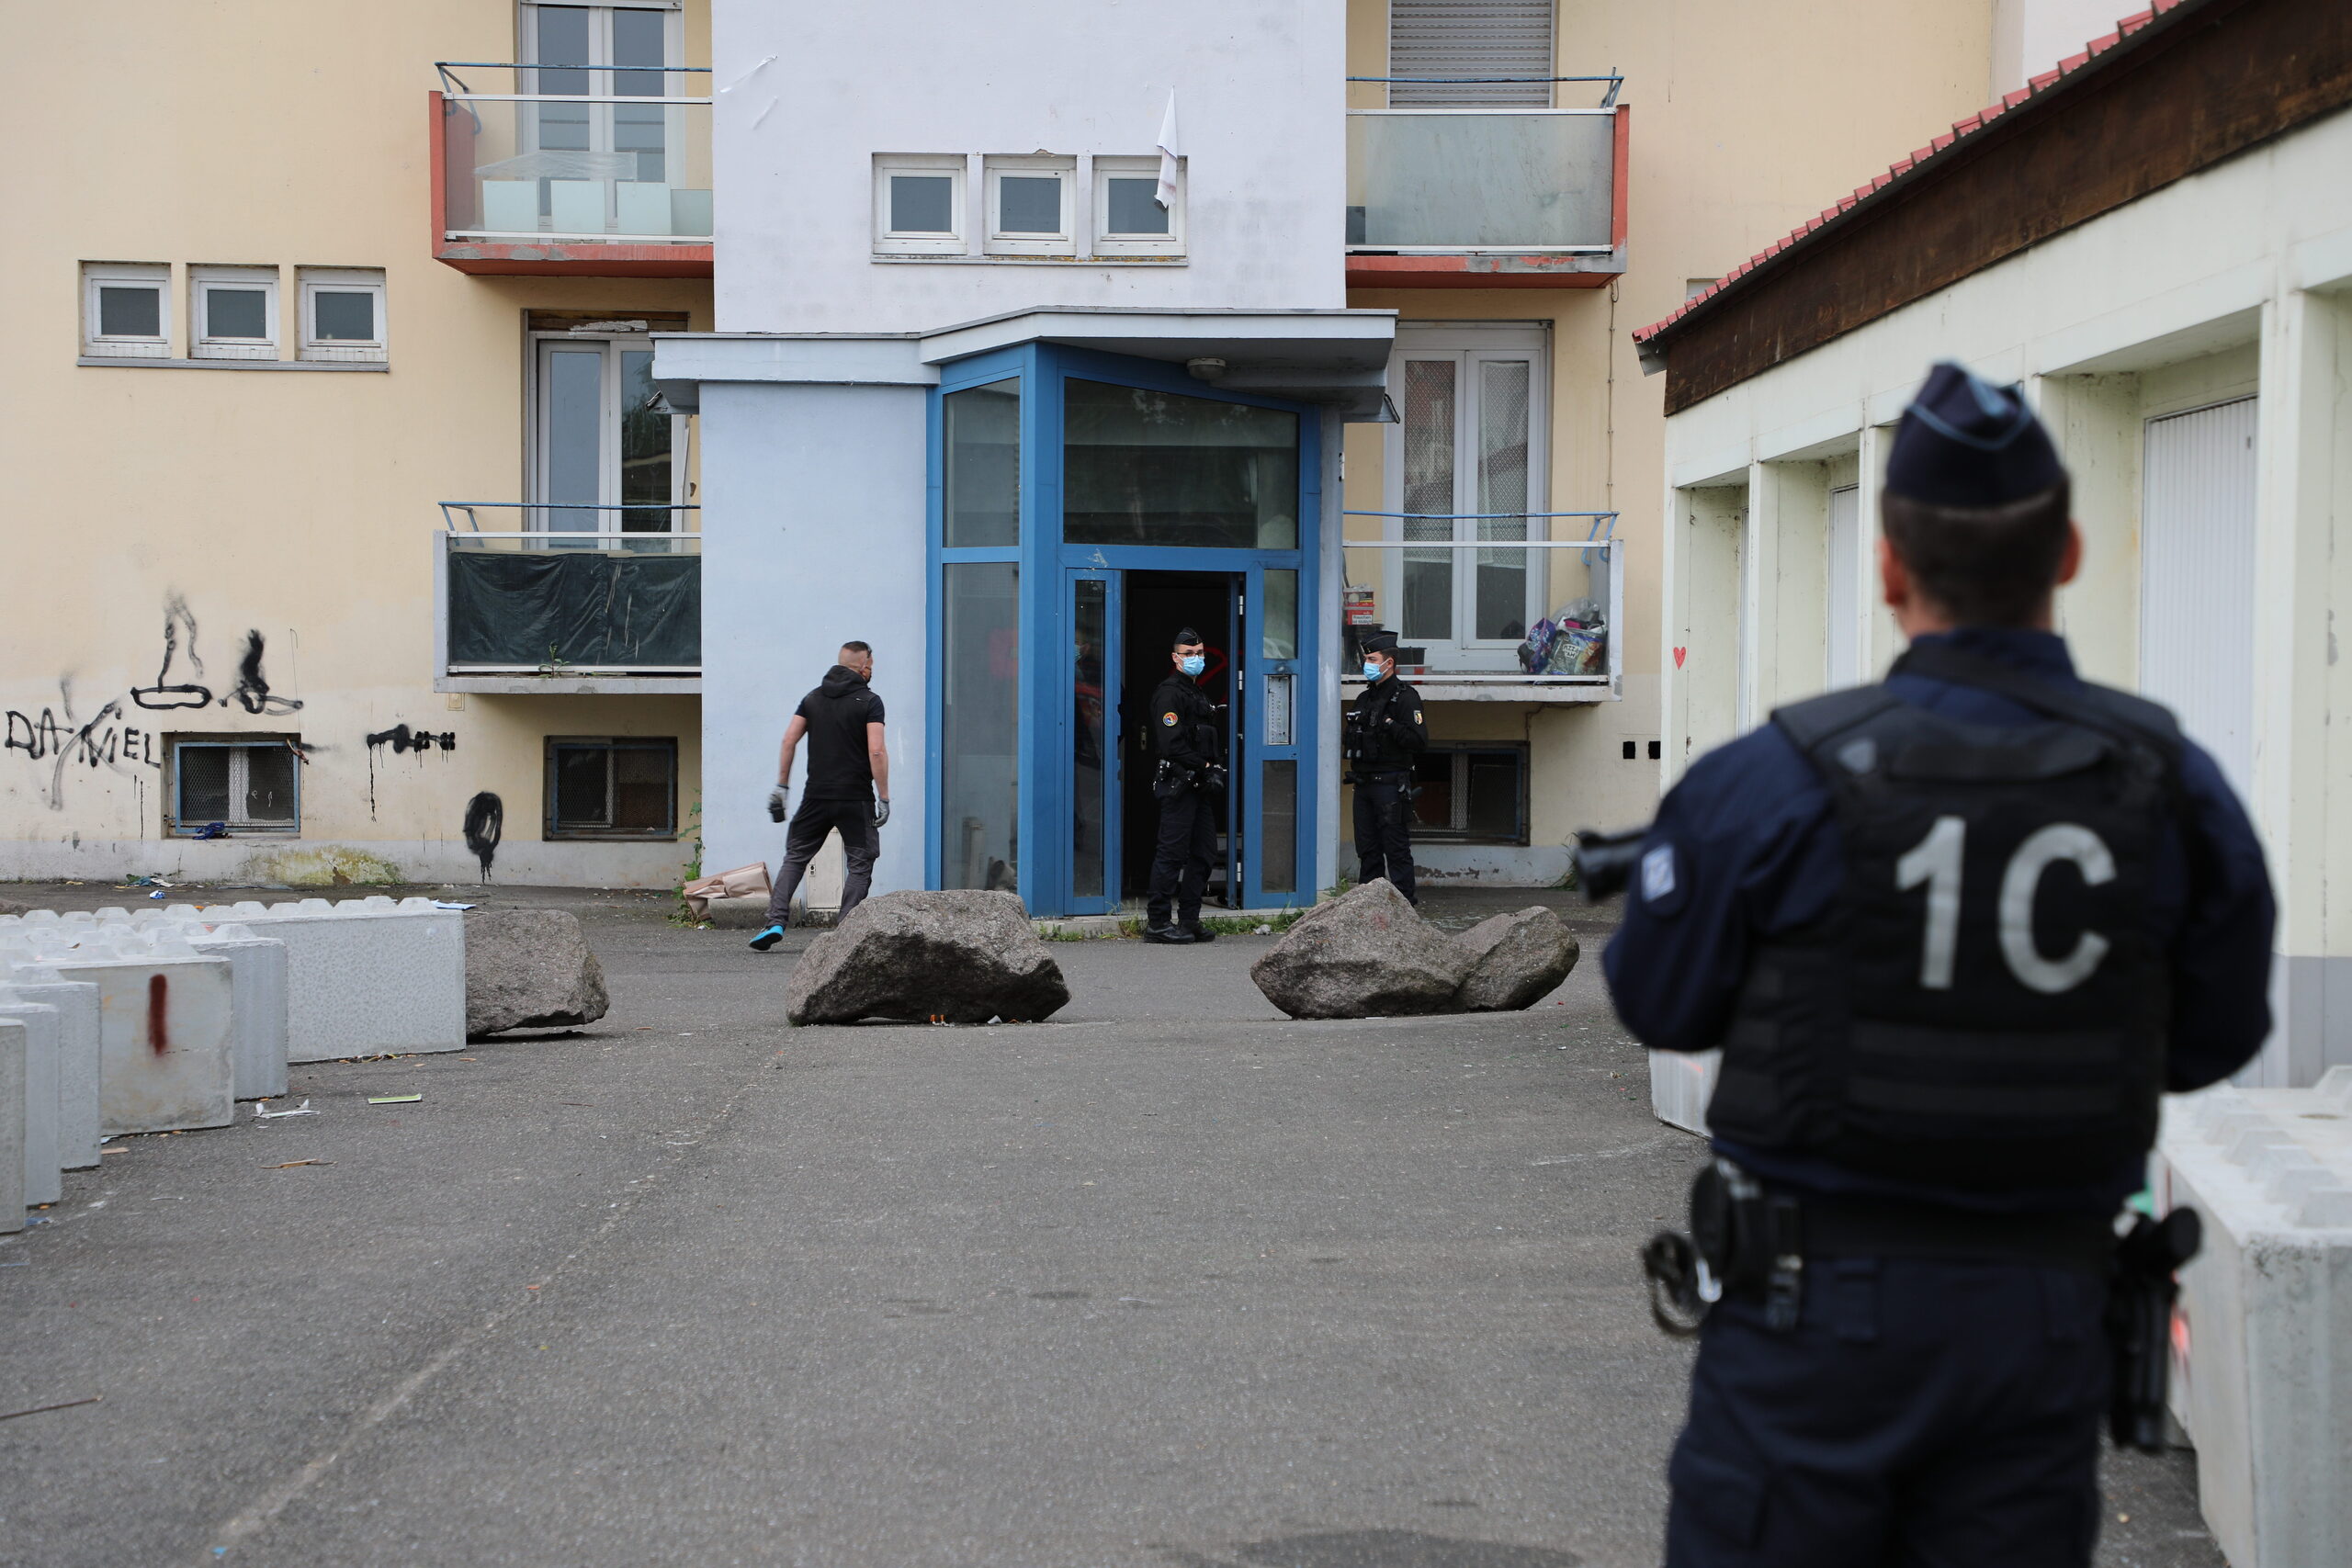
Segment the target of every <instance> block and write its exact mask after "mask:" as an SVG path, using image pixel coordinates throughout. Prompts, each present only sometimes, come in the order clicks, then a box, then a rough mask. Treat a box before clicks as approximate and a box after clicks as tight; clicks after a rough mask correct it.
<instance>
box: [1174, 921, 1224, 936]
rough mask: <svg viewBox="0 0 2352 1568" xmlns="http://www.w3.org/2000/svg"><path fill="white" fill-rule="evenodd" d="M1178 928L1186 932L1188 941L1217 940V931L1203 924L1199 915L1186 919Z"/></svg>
mask: <svg viewBox="0 0 2352 1568" xmlns="http://www.w3.org/2000/svg"><path fill="white" fill-rule="evenodd" d="M1176 929H1177V930H1178V931H1182V932H1184V933H1185V935H1186V940H1187V941H1191V942H1215V941H1216V932H1215V931H1211V930H1209V928H1208V927H1206V926H1204V925H1203V924H1201V922H1200V919H1199V917H1197V916H1195V917H1194V918H1193V919H1189V920H1186V921H1185V922H1184V923H1183V924H1182V925H1180V926H1178V927H1177V928H1176Z"/></svg>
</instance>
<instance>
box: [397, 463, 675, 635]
mask: <svg viewBox="0 0 2352 1568" xmlns="http://www.w3.org/2000/svg"><path fill="white" fill-rule="evenodd" d="M491 509H497V510H502V511H514V512H520V513H526V515H530V516H532V517H534V518H537V517H538V516H540V515H553V516H555V517H556V518H557V519H558V520H559V523H560V521H561V520H562V519H563V518H565V517H567V516H576V515H581V514H586V516H587V517H588V518H590V519H597V520H601V519H602V518H604V517H605V516H608V515H609V514H611V513H620V514H621V517H620V521H621V528H620V530H618V531H612V530H608V529H605V528H604V527H603V526H602V525H601V521H590V522H588V524H587V525H586V526H582V527H578V528H570V527H564V526H560V525H559V526H556V527H551V528H538V529H530V530H520V531H515V532H511V533H485V532H482V531H481V530H480V529H479V528H478V527H476V526H475V522H476V516H475V514H476V513H477V512H479V511H483V510H491ZM699 510H700V509H699V508H698V507H693V506H675V507H643V506H592V505H587V504H574V503H548V504H537V503H528V502H454V501H453V502H442V503H441V513H442V519H443V522H444V525H445V526H444V527H443V529H442V531H441V533H440V535H439V538H438V544H437V547H436V550H435V601H436V603H437V604H438V605H439V608H440V614H439V623H440V624H439V626H438V628H437V631H438V641H439V644H440V649H441V660H440V668H441V670H442V672H443V673H445V674H447V675H540V676H557V675H563V676H597V675H622V676H692V675H699V674H700V673H701V671H702V536H701V535H700V534H698V533H690V532H685V531H684V530H679V531H674V532H673V531H665V530H657V529H652V528H647V527H642V526H638V525H636V524H637V523H638V522H639V520H640V519H643V518H646V517H665V518H666V517H678V518H681V519H683V518H684V515H685V514H690V513H697V512H699ZM460 516H462V517H463V518H464V519H465V520H466V526H464V527H462V528H461V527H459V526H458V521H457V520H458V518H459V517H460Z"/></svg>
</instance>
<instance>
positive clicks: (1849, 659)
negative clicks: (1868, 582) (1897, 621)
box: [1824, 485, 1862, 692]
mask: <svg viewBox="0 0 2352 1568" xmlns="http://www.w3.org/2000/svg"><path fill="white" fill-rule="evenodd" d="M1861 554H1862V492H1861V491H1860V489H1859V488H1857V487H1856V486H1853V485H1839V486H1838V488H1837V489H1836V490H1833V491H1830V492H1829V594H1828V603H1829V635H1828V636H1827V637H1826V638H1825V639H1824V640H1825V642H1826V644H1827V646H1826V649H1824V652H1825V653H1826V656H1827V663H1828V671H1827V673H1828V676H1829V682H1828V684H1829V689H1830V690H1831V691H1833V692H1834V691H1838V690H1840V689H1842V688H1844V687H1847V686H1854V685H1860V683H1861V679H1862V562H1861Z"/></svg>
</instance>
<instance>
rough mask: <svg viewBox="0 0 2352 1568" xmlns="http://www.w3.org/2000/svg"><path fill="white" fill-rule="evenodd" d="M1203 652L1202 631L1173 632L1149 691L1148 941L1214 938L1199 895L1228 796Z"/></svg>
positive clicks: (1221, 730)
mask: <svg viewBox="0 0 2352 1568" xmlns="http://www.w3.org/2000/svg"><path fill="white" fill-rule="evenodd" d="M1208 652H1209V650H1208V646H1207V644H1205V643H1204V642H1203V641H1202V640H1201V634H1200V633H1198V632H1196V631H1194V630H1193V628H1192V627H1190V626H1186V627H1184V628H1183V629H1182V631H1180V632H1178V633H1177V634H1176V639H1175V642H1174V644H1173V645H1172V646H1171V647H1170V650H1169V654H1168V659H1169V662H1170V664H1171V665H1172V666H1174V668H1172V669H1171V670H1170V671H1169V672H1168V677H1167V679H1165V680H1163V681H1161V682H1159V687H1158V688H1157V689H1156V690H1154V691H1153V693H1152V694H1151V743H1152V751H1153V753H1154V754H1155V755H1156V756H1157V757H1158V758H1159V772H1158V773H1156V774H1155V775H1154V777H1153V779H1152V784H1151V794H1152V798H1153V799H1155V800H1157V801H1159V847H1158V848H1157V849H1156V850H1154V851H1153V852H1152V857H1151V885H1150V887H1149V889H1148V902H1147V903H1146V905H1145V919H1144V931H1143V939H1144V941H1146V942H1170V943H1182V942H1214V941H1216V932H1214V931H1209V930H1207V929H1206V928H1205V927H1204V926H1203V925H1202V924H1201V895H1202V894H1203V893H1204V892H1205V891H1206V890H1207V888H1208V885H1209V867H1210V866H1211V865H1212V864H1213V863H1215V862H1216V825H1217V822H1218V819H1219V818H1220V817H1221V816H1222V814H1223V809H1224V799H1223V797H1224V795H1225V715H1224V713H1223V711H1222V710H1221V709H1219V708H1218V706H1217V705H1216V704H1215V703H1212V702H1211V701H1209V699H1208V694H1206V693H1204V692H1203V691H1202V690H1201V687H1200V679H1201V675H1202V673H1203V672H1204V671H1206V670H1207V669H1208ZM1171 902H1172V903H1173V904H1174V906H1175V910H1174V915H1175V918H1174V919H1170V908H1169V906H1170V903H1171Z"/></svg>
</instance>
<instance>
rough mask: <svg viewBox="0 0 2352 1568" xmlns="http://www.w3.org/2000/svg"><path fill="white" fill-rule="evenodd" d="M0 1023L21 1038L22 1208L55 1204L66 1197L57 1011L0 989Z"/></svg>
mask: <svg viewBox="0 0 2352 1568" xmlns="http://www.w3.org/2000/svg"><path fill="white" fill-rule="evenodd" d="M0 1018H8V1019H14V1020H16V1021H17V1022H18V1023H19V1024H21V1025H23V1026H24V1032H25V1093H24V1103H23V1107H22V1111H23V1118H24V1143H25V1148H24V1155H25V1157H24V1167H25V1202H26V1203H27V1204H28V1205H29V1204H33V1203H54V1202H56V1201H58V1200H59V1199H60V1198H62V1197H64V1196H65V1168H64V1164H63V1159H62V1153H61V1145H62V1134H63V1132H64V1128H63V1127H62V1125H61V1119H60V1117H59V1114H58V1110H59V1095H58V1078H59V1071H58V1069H59V1066H60V1063H59V1061H58V1055H59V1047H60V1037H61V1035H62V1028H61V1025H60V1022H59V1020H58V1016H57V1010H56V1009H55V1008H53V1007H49V1006H46V1005H44V1004H42V1003H40V1002H20V1001H17V1000H15V999H14V998H11V997H10V996H9V994H8V992H7V989H6V987H0Z"/></svg>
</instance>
